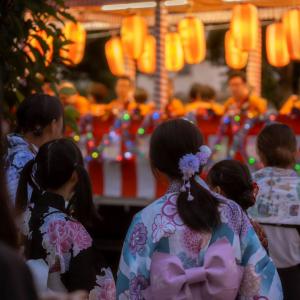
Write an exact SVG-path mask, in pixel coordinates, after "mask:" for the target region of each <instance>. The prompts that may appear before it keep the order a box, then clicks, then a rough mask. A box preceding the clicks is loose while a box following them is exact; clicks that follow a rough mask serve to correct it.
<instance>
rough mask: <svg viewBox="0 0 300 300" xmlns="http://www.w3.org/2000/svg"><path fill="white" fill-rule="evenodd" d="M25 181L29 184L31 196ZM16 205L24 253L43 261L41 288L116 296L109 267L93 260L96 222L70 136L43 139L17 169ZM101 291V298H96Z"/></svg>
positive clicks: (87, 183)
mask: <svg viewBox="0 0 300 300" xmlns="http://www.w3.org/2000/svg"><path fill="white" fill-rule="evenodd" d="M28 186H29V187H30V188H31V189H32V196H31V198H30V199H28V198H27V197H28V192H27V188H28ZM29 200H30V201H29ZM27 203H29V207H28V208H27V209H26V207H27ZM16 207H17V210H18V212H19V213H23V224H22V226H21V227H22V233H23V234H24V236H25V256H26V258H27V259H28V260H42V261H44V263H45V264H46V265H47V268H48V275H47V280H46V283H45V282H44V286H45V285H46V286H45V288H49V289H51V290H53V291H57V292H61V291H69V292H72V291H75V290H86V291H88V292H90V295H91V299H109V300H114V299H115V285H114V280H113V276H112V274H111V271H110V269H109V268H105V267H104V266H105V264H104V263H103V262H102V261H96V260H95V257H96V253H95V252H94V248H93V240H92V237H91V235H90V234H89V232H90V231H92V229H93V228H94V226H95V225H97V224H99V217H98V216H97V213H96V210H95V207H94V205H93V199H92V190H91V184H90V181H89V176H88V174H87V171H86V170H85V169H84V166H83V159H82V155H81V153H80V151H79V149H78V148H77V146H76V145H75V144H74V143H73V142H72V141H71V140H68V139H59V140H54V141H52V142H49V143H46V144H44V145H43V146H41V148H40V149H39V152H38V154H37V156H36V158H35V159H34V160H32V161H30V162H28V163H27V165H26V166H25V167H24V169H23V171H22V173H21V177H20V181H19V186H18V191H17V202H16ZM24 210H25V212H24ZM97 257H98V255H97ZM103 295H106V297H104V298H101V297H102V296H103Z"/></svg>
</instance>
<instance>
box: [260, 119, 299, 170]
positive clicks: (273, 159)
mask: <svg viewBox="0 0 300 300" xmlns="http://www.w3.org/2000/svg"><path fill="white" fill-rule="evenodd" d="M256 146H257V150H258V154H259V155H260V156H261V159H262V161H263V163H264V164H265V165H266V166H269V167H281V168H287V167H289V166H291V165H292V164H294V163H295V160H296V158H295V153H296V151H297V140H296V137H295V134H294V132H293V130H292V129H291V128H290V127H289V126H288V125H285V124H282V123H272V124H269V125H267V126H265V127H264V128H263V129H262V130H261V132H260V133H259V135H258V137H257V142H256Z"/></svg>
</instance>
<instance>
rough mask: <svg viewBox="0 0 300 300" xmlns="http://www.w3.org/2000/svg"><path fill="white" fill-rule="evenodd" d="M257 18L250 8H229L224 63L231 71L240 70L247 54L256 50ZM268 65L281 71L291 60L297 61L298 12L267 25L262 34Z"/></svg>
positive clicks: (299, 50)
mask: <svg viewBox="0 0 300 300" xmlns="http://www.w3.org/2000/svg"><path fill="white" fill-rule="evenodd" d="M258 32H259V18H258V11H257V8H256V7H255V6H254V5H252V4H240V5H236V6H235V7H234V8H233V13H232V19H231V24H230V30H229V31H228V32H227V33H226V36H225V60H226V63H227V65H228V66H230V67H231V68H233V69H242V68H244V67H245V66H246V64H247V61H248V53H249V51H251V50H254V49H255V48H256V46H257V41H258ZM266 51H267V59H268V62H269V63H270V64H271V65H272V66H275V67H284V66H286V65H288V64H289V63H290V61H291V60H300V10H299V9H291V10H289V11H287V12H285V13H284V14H283V17H282V21H281V22H276V23H274V24H271V25H268V26H267V30H266Z"/></svg>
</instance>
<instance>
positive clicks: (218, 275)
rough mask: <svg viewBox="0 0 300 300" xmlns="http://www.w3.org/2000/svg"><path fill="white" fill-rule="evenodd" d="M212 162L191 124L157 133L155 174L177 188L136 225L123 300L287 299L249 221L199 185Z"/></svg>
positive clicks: (124, 259)
mask: <svg viewBox="0 0 300 300" xmlns="http://www.w3.org/2000/svg"><path fill="white" fill-rule="evenodd" d="M210 154H211V151H210V149H209V148H208V147H207V146H205V145H204V141H203V136H202V134H201V133H200V131H199V129H198V128H197V127H196V126H195V125H193V124H192V123H190V122H189V121H186V120H183V119H175V120H170V121H167V122H165V123H162V124H161V125H159V126H158V127H157V128H156V130H155V131H154V133H153V135H152V138H151V142H150V161H151V165H152V169H153V171H154V174H156V175H158V179H159V177H160V176H163V177H165V178H167V179H168V181H169V183H170V184H169V188H168V190H167V191H166V193H165V195H163V196H162V197H161V198H160V199H158V200H156V201H155V202H153V203H152V204H150V205H149V206H148V207H146V208H144V209H143V210H142V211H141V212H139V213H138V214H137V215H136V216H135V217H134V219H133V221H132V224H131V226H130V228H129V230H128V233H127V236H126V239H125V242H124V246H123V251H122V256H121V261H120V266H119V273H118V280H117V295H118V299H146V300H147V299H160V300H167V299H181V300H184V299H186V300H187V299H189V300H192V299H210V300H221V299H222V300H224V299H226V300H231V299H232V300H234V299H246V298H247V299H272V300H277V299H278V300H279V299H282V292H281V286H280V281H279V279H278V275H277V273H276V270H275V267H274V265H273V263H272V262H271V260H270V259H269V257H268V255H267V253H266V251H265V250H264V248H263V247H262V246H261V244H260V242H259V240H258V238H257V236H256V234H255V232H254V230H253V228H252V226H251V224H250V222H249V219H248V217H247V216H246V215H245V214H244V212H243V211H242V209H241V208H240V207H239V206H238V205H237V204H236V203H235V202H233V201H230V200H227V199H226V198H224V197H222V196H220V195H218V194H216V193H214V192H212V191H210V190H209V188H208V186H207V185H206V184H205V183H204V181H203V180H201V179H200V177H199V175H200V174H201V171H202V168H203V167H204V165H205V164H206V163H207V161H208V160H209V156H210ZM249 279H250V282H249Z"/></svg>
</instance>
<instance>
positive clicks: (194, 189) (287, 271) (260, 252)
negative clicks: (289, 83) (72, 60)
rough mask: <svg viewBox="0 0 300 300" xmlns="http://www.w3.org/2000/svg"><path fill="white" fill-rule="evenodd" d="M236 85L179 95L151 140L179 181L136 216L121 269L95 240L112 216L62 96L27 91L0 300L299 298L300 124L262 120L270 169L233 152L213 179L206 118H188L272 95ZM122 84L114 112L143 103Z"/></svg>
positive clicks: (5, 175)
mask: <svg viewBox="0 0 300 300" xmlns="http://www.w3.org/2000/svg"><path fill="white" fill-rule="evenodd" d="M229 85H230V88H231V91H232V98H230V99H229V100H228V101H227V102H226V103H225V105H224V106H222V105H220V104H218V103H216V102H215V101H214V97H215V93H214V91H213V90H212V89H211V88H210V87H205V88H203V86H201V88H202V90H201V91H202V93H201V94H198V92H199V89H198V88H197V87H195V88H194V89H193V90H192V91H191V96H192V97H193V98H194V99H195V101H194V102H192V103H190V104H189V105H186V106H183V105H182V103H181V102H180V101H179V100H178V99H172V101H170V102H169V104H168V105H169V108H167V109H168V110H169V112H170V117H174V118H170V120H167V121H165V122H162V123H161V124H159V125H158V126H157V128H156V129H155V130H154V132H153V134H152V136H151V141H150V146H149V147H150V148H149V160H150V163H151V168H152V170H153V173H154V175H155V176H156V177H157V178H158V180H161V179H162V178H163V179H164V180H167V181H168V182H169V187H168V189H167V190H166V191H165V194H164V195H163V196H162V197H161V198H159V199H157V200H154V199H153V200H154V201H153V203H152V204H150V205H149V206H147V207H145V208H144V209H142V210H141V211H140V212H139V213H137V214H136V215H135V216H134V218H133V220H132V223H131V225H130V227H129V229H128V232H127V235H126V237H125V239H124V244H123V250H122V253H121V257H120V263H119V270H118V273H117V274H113V272H112V270H111V269H110V267H109V266H108V265H107V263H106V261H105V257H103V255H102V254H101V253H99V251H98V250H97V248H96V247H95V237H94V232H95V230H96V229H97V228H100V227H101V226H103V223H102V220H101V216H99V214H98V212H97V210H96V208H95V206H94V203H93V194H92V188H91V183H90V178H89V174H88V172H87V171H86V169H85V167H84V163H83V157H82V154H81V152H80V150H79V148H78V147H77V145H76V144H75V143H74V142H73V141H72V140H70V139H68V138H66V137H64V114H63V104H62V101H61V100H60V99H58V98H56V97H54V96H50V95H47V94H33V95H31V96H29V97H28V98H26V99H25V100H24V101H23V102H22V103H21V104H20V106H19V107H18V109H17V113H16V119H17V127H16V129H15V132H14V133H11V134H9V135H7V136H5V137H3V139H2V140H3V143H1V160H0V162H1V164H2V166H1V168H0V184H1V187H0V193H1V204H0V205H1V209H0V222H1V225H0V265H1V267H2V268H1V270H2V272H1V281H0V299H3V300H6V299H10V300H11V299H24V300H25V299H32V300H35V299H49V300H50V299H54V300H55V299H58V300H59V299H69V300H75V299H91V300H113V299H120V300H125V299H133V300H142V299H146V300H147V299H155V300H156V299H159V300H167V299H170V300H171V299H174V300H175V299H178V300H179V299H182V300H183V299H186V300H187V299H204V300H231V299H232V300H234V299H241V300H243V299H245V300H248V299H249V300H250V299H253V300H263V299H265V300H277V299H278V300H279V299H286V300H296V299H297V300H298V299H300V287H299V284H298V282H299V280H300V231H299V226H300V221H299V218H300V193H299V190H300V178H299V176H298V175H297V173H296V172H295V171H294V170H293V166H294V164H295V161H296V155H297V152H298V148H297V142H296V138H295V135H294V133H293V131H292V129H291V128H290V127H288V126H287V125H284V124H281V123H271V124H269V125H266V126H265V127H264V128H263V129H262V131H261V132H260V133H259V135H258V138H257V153H258V155H259V157H260V159H261V161H262V163H263V165H264V167H263V168H262V169H261V170H259V171H258V172H256V173H255V174H251V173H250V171H249V169H248V168H247V166H246V165H245V164H243V163H242V162H239V161H235V160H224V161H220V162H218V163H217V164H215V165H214V166H213V167H212V168H211V169H210V170H209V173H208V174H207V177H206V178H203V177H202V176H201V173H202V170H203V168H204V167H205V165H206V164H207V162H208V161H209V159H210V156H211V150H210V149H209V147H207V146H206V145H205V142H204V138H203V135H202V133H201V131H200V130H199V128H198V127H197V126H196V125H194V124H193V123H191V122H189V121H188V120H185V119H183V118H178V116H180V115H181V113H178V112H179V111H180V110H188V109H190V110H213V111H214V112H215V113H216V114H223V113H224V111H226V110H233V109H238V110H239V111H243V110H245V111H247V112H248V113H251V114H253V115H256V114H261V113H264V112H265V111H266V109H267V102H266V101H265V100H264V99H261V98H259V97H256V96H254V95H252V94H251V93H250V90H249V88H248V87H247V84H246V81H245V78H244V77H243V76H242V75H241V74H235V75H233V76H232V77H230V78H229ZM116 89H117V95H118V99H116V100H115V101H113V103H112V104H110V105H111V107H110V108H109V111H113V110H114V109H117V110H126V111H127V110H130V109H134V107H135V105H137V102H136V100H135V99H134V96H133V86H132V82H131V81H130V79H129V78H127V77H122V78H120V79H119V80H118V82H117V87H116ZM170 90H171V88H170ZM129 96H130V97H129ZM139 96H140V98H142V99H143V94H142V93H141V94H140V95H139ZM199 99H201V100H199ZM141 102H142V101H141ZM295 103H296V102H295ZM73 104H74V105H75V104H76V103H73ZM142 104H144V103H139V105H142ZM144 105H146V104H144ZM189 106H190V108H189ZM141 109H144V110H145V111H146V110H147V109H149V105H147V106H145V107H144V108H142V106H141ZM111 180H114V179H113V178H111ZM104 230H105V229H104Z"/></svg>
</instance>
